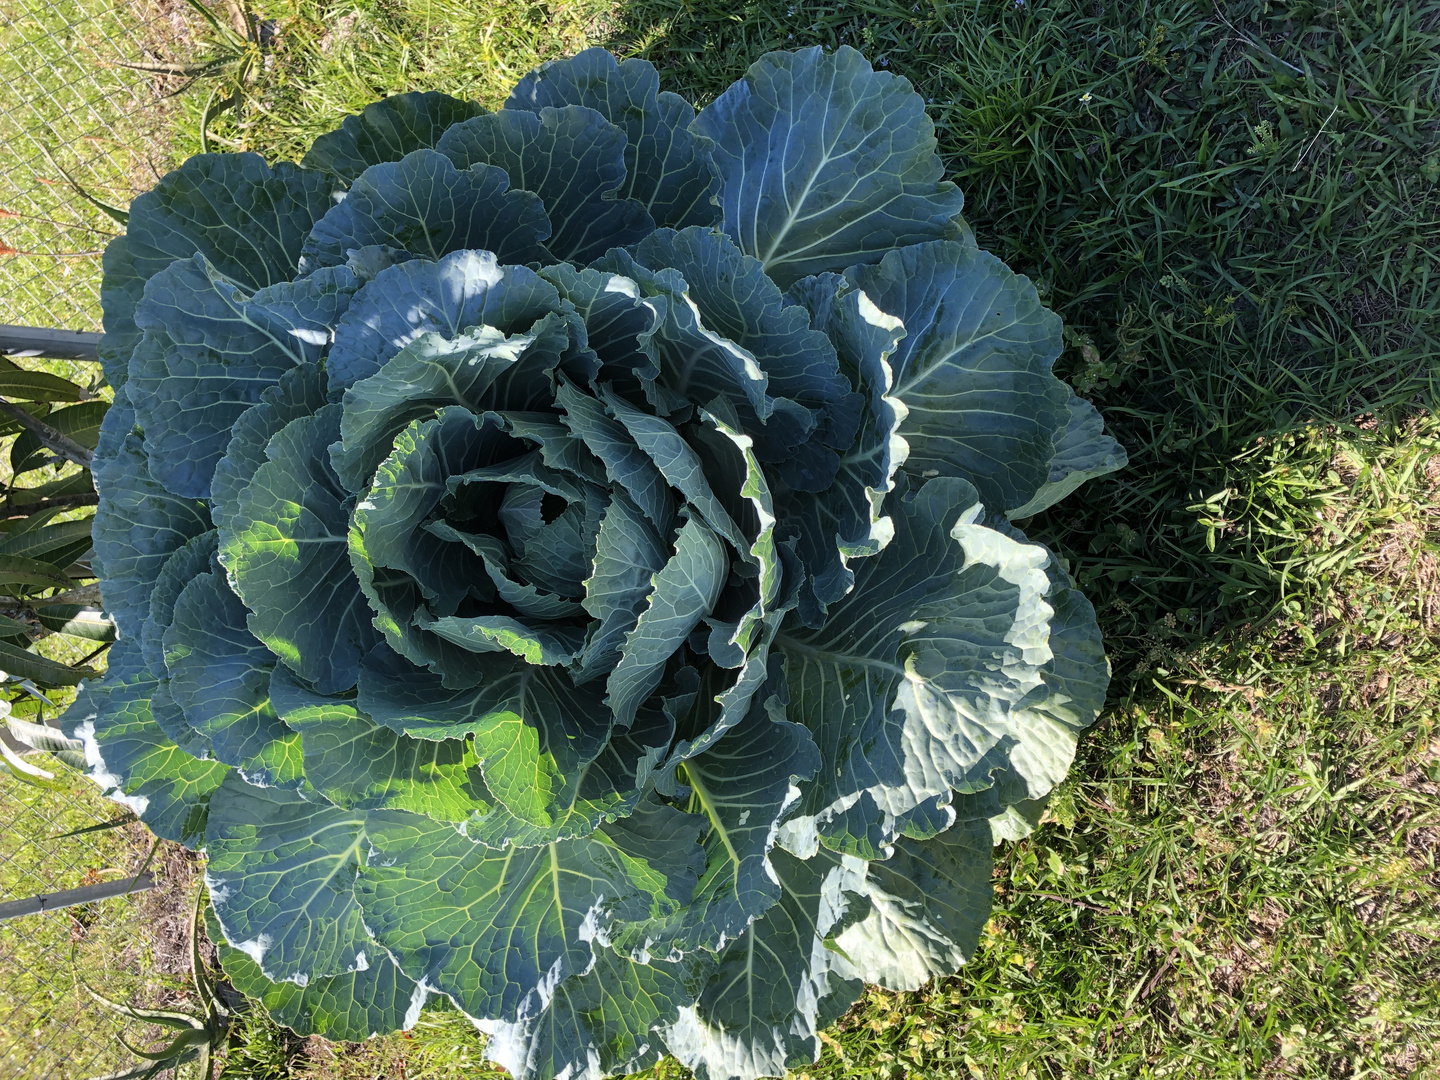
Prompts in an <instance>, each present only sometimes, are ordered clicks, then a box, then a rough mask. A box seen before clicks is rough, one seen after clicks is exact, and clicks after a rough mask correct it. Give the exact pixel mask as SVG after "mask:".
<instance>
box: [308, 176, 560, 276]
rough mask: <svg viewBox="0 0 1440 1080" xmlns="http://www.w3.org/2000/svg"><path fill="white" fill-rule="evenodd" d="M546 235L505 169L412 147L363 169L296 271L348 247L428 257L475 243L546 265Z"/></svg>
mask: <svg viewBox="0 0 1440 1080" xmlns="http://www.w3.org/2000/svg"><path fill="white" fill-rule="evenodd" d="M549 235H550V221H549V219H548V218H547V217H546V216H545V208H544V206H543V205H542V204H541V202H540V199H539V198H538V197H537V196H535V195H534V194H532V193H530V192H528V191H521V190H515V189H512V188H511V185H510V181H509V178H508V177H507V176H506V175H505V170H504V169H498V168H495V167H493V166H490V165H476V166H475V167H474V168H471V169H465V170H463V171H461V170H458V169H456V168H455V166H454V165H453V164H452V163H451V161H450V159H449V158H447V157H446V156H445V155H444V154H440V153H436V152H435V151H434V150H415V151H413V152H412V153H409V154H406V155H405V156H404V157H403V158H401V159H400V160H399V161H388V162H384V163H382V164H379V165H372V166H370V167H369V168H368V169H366V170H365V171H364V172H363V173H361V174H360V177H359V179H357V180H356V181H355V183H354V185H353V186H352V187H351V188H350V190H349V191H348V192H347V193H346V195H345V201H344V202H342V203H340V204H339V205H337V206H336V207H334V208H333V209H332V210H330V212H329V213H327V214H326V215H325V216H324V217H323V218H321V219H320V220H319V221H318V222H316V224H315V227H314V229H312V230H311V232H310V235H309V236H308V237H307V238H306V240H305V246H304V250H303V253H302V255H301V259H300V269H301V271H302V272H303V273H312V272H314V271H315V270H317V269H319V268H320V267H323V266H342V265H344V263H345V260H346V258H348V256H349V253H350V252H351V251H354V250H356V249H358V248H365V247H370V246H372V245H377V244H384V245H389V246H391V247H397V248H401V249H402V250H405V251H410V252H414V253H415V254H416V255H419V256H421V257H422V258H425V259H439V258H440V257H441V256H442V255H446V254H448V253H450V252H452V251H460V250H464V249H470V248H480V249H483V250H485V251H490V252H494V254H495V255H496V256H497V257H498V258H499V259H500V261H501V262H506V263H527V262H532V261H537V260H539V261H544V262H550V261H551V260H550V258H549V257H548V252H547V250H546V248H545V245H544V244H543V243H542V241H544V240H545V238H546V237H548V236H549Z"/></svg>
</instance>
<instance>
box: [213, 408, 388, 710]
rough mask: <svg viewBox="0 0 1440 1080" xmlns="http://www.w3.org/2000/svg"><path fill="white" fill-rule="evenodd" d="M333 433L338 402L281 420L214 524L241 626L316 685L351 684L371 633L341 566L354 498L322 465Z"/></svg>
mask: <svg viewBox="0 0 1440 1080" xmlns="http://www.w3.org/2000/svg"><path fill="white" fill-rule="evenodd" d="M339 436H340V406H339V405H326V406H325V407H324V408H322V409H321V410H320V411H319V412H317V413H316V414H315V415H314V416H302V417H298V418H296V419H294V420H292V421H290V423H288V424H287V425H286V426H285V427H283V428H282V429H281V430H280V431H279V432H277V433H276V434H275V435H274V436H273V437H272V438H271V439H270V442H269V444H268V446H267V448H266V454H267V456H268V457H269V459H270V460H269V461H267V462H265V464H263V465H261V466H260V467H259V468H258V469H257V470H256V471H255V474H254V476H252V477H251V479H250V482H249V484H247V485H246V486H245V488H244V489H243V490H242V491H241V492H240V498H239V499H238V501H237V505H236V507H235V512H234V513H233V514H232V515H231V516H230V518H229V519H228V523H227V525H226V527H225V528H224V529H223V530H221V533H220V561H221V562H222V563H223V564H224V566H225V568H226V570H227V571H229V574H230V577H231V579H232V580H233V581H234V582H235V586H236V591H238V592H239V594H240V597H241V599H243V600H244V601H245V604H246V606H247V607H249V609H250V615H249V617H248V619H247V626H248V627H249V629H250V632H251V633H252V634H254V635H255V636H256V637H258V638H259V639H260V640H261V641H263V642H264V643H265V644H266V645H267V646H268V647H269V649H270V651H271V652H273V653H274V654H275V655H276V656H278V657H279V658H280V659H281V660H283V661H284V662H285V663H287V664H289V665H290V667H292V668H293V669H295V671H297V672H298V673H299V674H300V676H301V677H302V678H304V679H307V680H309V681H310V682H312V683H314V684H315V687H316V689H317V690H319V691H320V692H321V693H322V694H333V693H337V692H339V691H341V690H347V689H349V688H350V687H352V686H354V685H355V680H356V679H357V678H358V677H359V674H360V658H361V657H363V656H364V655H365V654H366V653H368V652H369V651H370V650H371V649H372V648H374V647H375V644H376V643H377V642H378V641H379V635H378V634H377V633H376V631H375V628H374V626H373V625H372V620H373V618H374V613H373V612H372V611H371V610H370V605H369V604H368V603H366V600H365V594H364V593H363V592H362V591H361V589H360V583H359V581H357V580H356V578H355V572H354V570H353V569H352V568H351V565H350V551H349V539H350V512H351V509H352V507H353V505H354V499H353V497H352V496H351V495H350V493H349V492H348V491H346V490H345V488H344V486H342V485H341V483H340V481H339V479H338V478H337V477H336V476H335V473H334V471H333V470H332V469H331V468H330V461H329V457H330V455H329V448H330V445H331V444H332V443H333V442H335V440H336V439H337V438H339Z"/></svg>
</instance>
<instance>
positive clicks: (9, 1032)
mask: <svg viewBox="0 0 1440 1080" xmlns="http://www.w3.org/2000/svg"><path fill="white" fill-rule="evenodd" d="M54 772H55V774H56V781H57V785H56V786H55V787H52V788H42V787H32V786H29V785H26V784H22V783H20V782H19V781H16V780H13V779H10V778H8V777H3V776H0V901H6V900H14V899H17V898H25V897H31V896H36V895H39V894H45V893H53V892H56V891H59V890H61V889H71V888H75V887H78V886H84V885H89V884H95V883H101V882H118V883H122V884H123V883H126V882H129V881H131V880H133V879H134V878H135V876H136V875H137V873H138V872H139V871H140V870H141V869H142V868H145V867H146V865H147V862H148V869H149V876H151V877H153V878H154V879H155V888H154V889H151V890H148V891H143V892H134V893H131V894H130V895H128V896H119V897H115V898H113V899H108V900H101V901H98V902H95V903H90V904H83V905H79V906H75V907H67V908H62V909H60V910H54V911H46V912H43V913H41V914H36V915H22V916H20V917H18V918H12V919H7V920H5V921H3V922H0V1080H20V1078H23V1080H84V1078H89V1077H97V1076H102V1075H105V1074H107V1073H111V1072H113V1071H117V1070H120V1069H122V1068H124V1067H128V1066H130V1065H133V1064H135V1062H136V1059H135V1058H134V1057H133V1056H132V1055H131V1054H130V1053H129V1052H128V1051H127V1050H126V1049H125V1047H124V1045H123V1044H122V1043H121V1041H120V1039H121V1037H122V1036H123V1037H124V1038H125V1039H126V1040H128V1041H129V1042H130V1043H131V1044H132V1045H140V1046H145V1045H154V1044H153V1043H152V1042H150V1040H151V1039H153V1038H154V1036H155V1035H156V1034H158V1032H157V1031H155V1030H152V1029H149V1028H147V1026H146V1025H144V1024H139V1023H136V1022H134V1021H131V1020H127V1019H125V1018H124V1017H121V1016H118V1015H117V1014H115V1013H114V1012H111V1011H110V1010H109V1009H107V1008H105V1007H104V1006H102V1005H100V1004H99V1003H98V1002H96V1001H95V999H94V998H93V997H91V995H90V993H89V992H88V990H87V987H91V988H94V989H95V990H97V991H98V992H100V993H101V994H103V995H105V996H106V997H109V998H111V999H113V1000H116V1001H120V1002H126V1003H133V1004H137V1005H146V1006H160V1007H174V1006H178V1005H183V1004H186V1003H187V996H186V992H185V990H186V984H185V982H184V973H185V971H186V970H187V968H186V947H187V946H186V934H185V930H186V922H187V916H188V911H189V908H188V904H189V901H190V898H191V897H192V896H193V889H194V887H195V884H196V883H195V882H194V881H193V878H194V874H195V865H196V864H195V862H194V860H193V858H192V857H191V856H189V854H188V853H186V852H184V851H183V849H180V848H177V847H175V846H174V845H169V844H167V845H163V846H162V847H161V848H160V849H159V850H158V851H156V853H155V854H154V856H153V857H152V855H151V845H152V844H153V843H154V839H153V837H151V836H150V834H149V833H148V831H146V830H145V828H144V826H142V825H139V824H138V823H133V822H132V823H129V824H125V825H122V826H119V827H116V828H109V829H104V830H100V831H92V832H82V833H80V834H79V835H70V836H66V835H64V834H65V833H73V832H74V831H75V830H79V829H86V828H89V827H90V826H94V825H98V824H104V823H107V822H111V821H115V820H117V819H123V818H125V817H127V816H128V815H127V814H126V812H125V811H124V809H123V808H122V807H119V806H117V805H116V804H114V803H111V802H108V801H107V800H105V799H104V798H102V797H101V796H100V795H99V792H98V790H97V789H96V788H95V787H94V785H93V784H91V783H90V782H89V781H88V780H86V779H85V778H83V777H81V776H79V775H77V774H75V773H73V772H70V771H69V770H66V769H65V768H64V767H63V766H55V767H54ZM172 1034H173V1033H172ZM166 1075H169V1074H168V1073H167V1074H166Z"/></svg>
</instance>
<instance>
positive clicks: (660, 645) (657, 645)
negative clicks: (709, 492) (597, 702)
mask: <svg viewBox="0 0 1440 1080" xmlns="http://www.w3.org/2000/svg"><path fill="white" fill-rule="evenodd" d="M729 570H730V560H729V559H728V558H727V557H726V551H725V545H724V543H723V542H722V541H721V540H720V538H719V537H718V536H716V535H715V533H714V532H712V531H711V530H710V529H709V528H708V527H707V526H706V525H704V524H703V523H702V522H700V521H699V520H697V519H695V518H691V519H690V520H688V521H686V522H685V524H684V525H683V526H681V529H680V533H679V535H678V536H677V537H676V538H675V550H674V553H673V554H672V555H671V556H670V558H669V560H668V561H667V562H666V564H665V566H664V567H662V568H661V569H660V571H659V572H658V573H656V574H655V577H654V582H653V588H652V589H651V592H650V601H649V604H648V605H647V606H646V607H645V609H644V610H643V611H641V612H640V617H639V620H638V621H637V622H636V624H635V628H634V629H633V630H631V631H630V632H629V633H628V634H626V635H625V644H624V645H623V646H622V647H621V650H620V663H619V664H617V665H616V666H615V670H614V671H612V672H611V673H610V677H609V679H608V680H607V681H606V684H605V688H606V697H605V700H606V703H607V704H608V705H609V706H610V708H611V709H612V710H613V711H614V713H615V721H616V723H618V724H620V725H621V726H622V727H628V726H629V725H630V723H631V721H633V720H634V718H635V713H636V710H637V709H639V707H640V705H641V703H642V702H643V701H644V700H645V699H646V698H648V697H649V696H650V694H651V692H652V691H654V689H655V688H656V687H657V686H659V685H660V680H661V678H662V677H663V675H664V670H665V664H666V663H667V662H668V661H669V659H670V657H671V656H672V655H673V654H674V652H675V651H676V649H678V648H679V647H680V645H681V643H683V642H684V640H685V639H686V638H687V637H689V636H690V631H691V630H693V629H695V626H696V624H698V623H699V622H700V620H701V619H702V618H704V616H705V615H706V614H708V613H709V612H710V610H711V609H712V608H713V607H714V606H715V601H716V599H718V597H719V595H720V588H721V586H722V585H723V584H724V583H725V578H726V576H727V575H728V574H729Z"/></svg>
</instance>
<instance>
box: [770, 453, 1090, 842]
mask: <svg viewBox="0 0 1440 1080" xmlns="http://www.w3.org/2000/svg"><path fill="white" fill-rule="evenodd" d="M891 506H892V508H893V509H892V512H893V514H894V518H895V526H896V534H895V539H894V540H893V541H892V542H891V544H890V545H889V546H888V547H886V548H885V550H884V551H882V552H881V553H880V554H879V555H876V556H874V557H873V558H870V559H866V560H864V561H863V562H862V563H860V564H859V567H858V568H857V570H856V579H855V588H854V590H853V591H852V592H850V593H849V594H848V595H847V596H846V597H845V598H844V599H843V600H841V601H839V602H838V603H837V604H836V605H835V606H833V607H832V608H831V611H830V614H829V617H828V619H827V620H826V623H825V626H824V627H823V628H821V629H818V630H807V629H801V628H787V630H786V631H785V632H784V633H782V634H780V635H779V637H778V638H777V639H776V645H777V646H778V647H779V649H780V651H781V652H782V653H783V654H784V656H785V666H786V672H787V674H788V677H789V684H790V690H791V705H790V713H791V715H792V716H794V717H795V719H797V720H799V721H800V722H801V723H804V724H805V725H806V726H807V727H808V728H809V729H810V730H811V732H812V733H813V734H814V736H815V739H816V742H817V743H818V744H819V745H820V748H821V752H822V754H823V755H824V757H825V760H826V761H827V762H833V763H834V770H835V771H833V772H831V771H828V770H827V771H826V772H825V773H823V774H822V775H821V776H819V777H818V778H817V779H816V781H815V783H814V784H812V785H810V786H809V787H808V788H807V789H806V791H805V795H804V800H803V802H802V813H803V814H806V815H810V816H814V817H816V818H817V821H818V824H819V828H820V834H821V837H822V839H823V840H824V841H825V843H827V844H829V845H831V846H833V847H835V848H836V849H837V850H841V851H848V852H851V853H853V854H857V855H860V856H861V857H871V858H873V857H876V856H878V855H880V854H883V850H884V848H885V845H886V844H888V843H889V842H890V840H891V839H893V837H894V836H895V835H896V833H897V832H898V831H899V830H900V829H901V828H902V827H903V821H901V820H899V819H902V818H903V816H904V815H905V814H907V813H910V812H911V811H914V810H915V809H916V808H917V807H919V806H921V804H922V803H926V802H927V800H938V802H939V803H942V804H943V803H945V802H948V801H949V792H950V790H951V789H956V790H959V791H975V790H980V789H983V788H986V787H989V786H990V785H991V784H992V783H993V780H992V776H991V774H992V772H994V771H995V770H997V769H1008V770H1011V771H1013V772H1014V773H1016V774H1017V775H1019V776H1020V777H1023V778H1024V780H1025V782H1026V785H1027V790H1028V793H1029V797H1031V798H1037V797H1039V796H1040V795H1042V794H1044V793H1045V792H1047V791H1049V790H1050V788H1051V787H1053V786H1054V785H1055V784H1056V783H1058V782H1059V781H1060V779H1061V778H1063V776H1064V775H1065V772H1066V770H1067V769H1068V768H1069V765H1070V761H1071V758H1072V757H1073V755H1074V750H1075V740H1076V738H1077V737H1078V735H1079V731H1080V729H1081V728H1083V727H1084V726H1085V725H1087V724H1089V723H1091V722H1092V721H1093V720H1094V718H1095V716H1096V715H1097V714H1098V712H1099V709H1100V706H1101V704H1102V703H1103V700H1104V686H1105V683H1106V682H1107V681H1108V677H1109V676H1108V670H1107V669H1106V667H1105V664H1104V660H1103V654H1102V653H1100V652H1099V651H1098V647H1097V646H1096V645H1094V644H1092V642H1098V629H1096V627H1095V625H1094V621H1093V612H1088V611H1085V610H1083V609H1080V608H1079V607H1078V606H1077V605H1075V604H1073V603H1072V602H1071V601H1070V600H1069V598H1068V597H1067V596H1065V595H1064V594H1065V593H1066V592H1067V591H1068V582H1061V581H1057V579H1056V578H1055V577H1054V576H1052V575H1051V574H1050V573H1049V572H1048V568H1049V566H1050V563H1051V562H1052V558H1051V556H1050V554H1049V552H1047V551H1046V550H1045V549H1044V548H1043V547H1040V546H1039V545H1037V544H1026V543H1022V542H1018V541H1016V540H1013V539H1010V538H1009V537H1006V536H1003V535H1001V534H1000V533H998V532H995V531H993V530H991V529H988V528H985V527H984V526H981V525H976V524H971V523H970V522H971V521H972V520H973V519H974V518H975V517H976V516H977V515H978V514H979V512H980V511H979V507H978V504H976V503H975V492H974V489H973V488H971V487H970V486H969V485H968V484H966V483H965V482H964V481H961V480H953V479H948V478H946V479H939V480H932V481H930V482H929V483H928V484H926V485H925V486H924V487H923V488H921V489H920V491H919V492H918V493H917V494H916V495H915V497H914V499H913V500H912V501H906V500H901V501H899V502H892V504H891ZM1052 597H1053V598H1054V599H1055V600H1056V601H1061V600H1063V604H1062V605H1061V607H1060V608H1057V607H1056V605H1055V604H1053V603H1052V602H1051V598H1052ZM1062 611H1063V612H1064V615H1063V618H1062V616H1061V612H1062ZM1072 624H1073V625H1072ZM1062 627H1064V628H1065V633H1061V632H1060V631H1061V629H1062Z"/></svg>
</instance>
